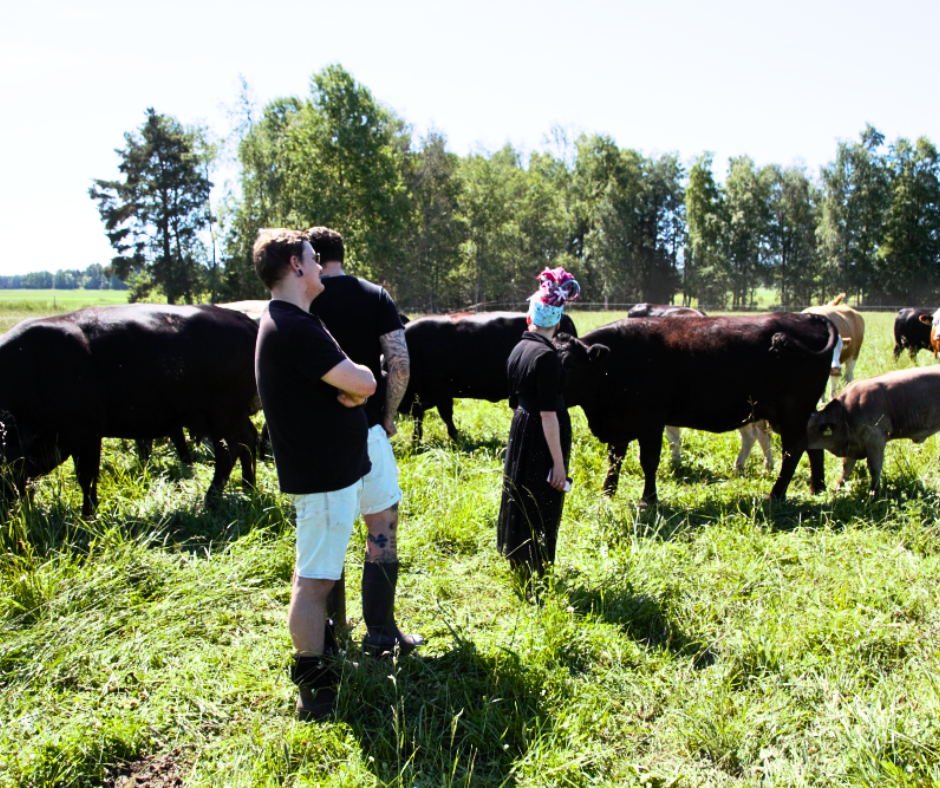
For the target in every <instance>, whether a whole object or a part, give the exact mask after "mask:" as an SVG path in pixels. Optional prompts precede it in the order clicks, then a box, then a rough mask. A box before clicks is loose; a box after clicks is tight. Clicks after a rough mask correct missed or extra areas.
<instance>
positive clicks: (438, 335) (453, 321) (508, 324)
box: [398, 312, 578, 441]
mask: <svg viewBox="0 0 940 788" xmlns="http://www.w3.org/2000/svg"><path fill="white" fill-rule="evenodd" d="M526 328H527V323H526V315H525V314H524V313H521V314H520V313H518V312H480V313H475V312H462V313H459V314H454V315H428V316H427V317H419V318H416V319H415V320H411V321H409V323H408V325H406V326H405V339H406V341H407V342H408V356H409V358H410V360H411V379H410V381H409V383H408V390H407V391H406V392H405V397H404V399H403V400H402V402H401V405H399V406H398V411H399V412H400V413H404V414H406V415H410V416H412V417H414V420H415V429H414V437H415V440H421V438H422V436H423V434H424V414H425V413H426V412H427V411H428V410H430V409H431V408H434V407H436V408H437V412H438V413H440V414H441V418H442V419H443V420H444V423H445V424H446V425H447V434H448V435H449V436H450V438H451V440H454V441H456V440H457V439H458V438H459V437H460V436H459V433H458V432H457V427H456V426H455V425H454V398H456V397H465V398H468V399H486V400H489V401H490V402H499V401H500V400H503V399H507V398H508V397H509V380H508V378H507V377H506V362H507V361H508V360H509V354H510V353H511V352H512V349H513V348H514V347H515V346H516V343H517V342H518V341H519V340H520V339H521V337H522V335H523V334H524V333H525V331H526ZM560 330H561V331H565V332H567V333H568V334H571V335H573V336H577V335H578V334H577V329H576V328H575V325H574V323H573V322H572V320H571V318H570V317H568V315H562V318H561V325H560Z"/></svg>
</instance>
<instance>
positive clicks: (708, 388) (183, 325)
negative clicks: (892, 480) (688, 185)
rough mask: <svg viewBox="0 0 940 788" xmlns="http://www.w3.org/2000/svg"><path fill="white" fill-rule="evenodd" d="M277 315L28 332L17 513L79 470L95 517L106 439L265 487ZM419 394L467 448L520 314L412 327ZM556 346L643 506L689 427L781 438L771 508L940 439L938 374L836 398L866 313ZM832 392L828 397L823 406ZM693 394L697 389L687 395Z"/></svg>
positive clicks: (748, 320) (229, 313) (929, 343)
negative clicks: (263, 436) (154, 449)
mask: <svg viewBox="0 0 940 788" xmlns="http://www.w3.org/2000/svg"><path fill="white" fill-rule="evenodd" d="M264 303H265V302H257V301H247V302H239V303H236V304H229V305H220V306H159V305H149V304H133V305H127V306H105V307H89V308H86V309H80V310H78V311H76V312H71V313H68V314H64V315H57V316H53V317H45V318H35V319H31V320H25V321H23V322H22V323H19V324H18V325H17V326H15V327H14V328H13V329H11V330H10V331H9V332H8V333H7V334H5V335H4V336H2V337H0V369H2V370H3V374H2V376H0V459H2V463H3V467H2V474H0V482H2V485H0V486H2V492H3V495H4V498H6V499H9V497H10V495H11V494H18V495H23V494H25V492H26V489H27V484H28V482H29V480H31V479H35V478H37V477H39V476H42V475H43V474H46V473H49V472H50V471H51V470H52V469H54V468H55V467H56V466H58V465H59V464H61V463H62V462H64V461H65V460H66V459H68V458H69V457H72V458H73V460H74V463H75V472H76V475H77V477H78V482H79V484H80V486H81V489H82V494H83V502H82V514H83V516H89V515H91V514H92V513H93V511H94V509H95V507H96V506H97V483H98V476H99V465H100V458H101V441H102V439H103V438H125V439H132V440H135V441H137V444H138V447H139V450H140V451H141V452H142V453H144V454H145V453H146V452H147V451H148V449H149V445H150V443H151V442H152V441H153V440H154V439H157V438H164V437H169V438H171V439H172V440H173V442H174V445H175V446H176V448H177V451H178V453H179V454H180V458H181V459H182V460H183V461H187V462H188V461H190V457H189V451H188V449H187V447H186V442H185V439H184V436H183V429H184V428H185V429H186V430H188V431H189V433H190V436H191V437H197V436H198V437H201V438H203V439H206V440H208V441H210V442H211V444H212V448H213V451H214V454H215V472H214V476H213V478H212V482H211V484H210V486H209V490H208V493H207V498H206V502H207V504H211V503H212V501H213V500H214V499H215V498H216V497H217V496H218V495H219V494H220V493H221V491H222V489H223V488H224V486H225V484H226V482H227V481H228V478H229V476H230V474H231V471H232V469H233V468H234V466H235V464H236V463H237V462H240V463H241V467H242V480H243V485H244V486H245V487H246V488H250V487H251V486H252V485H253V484H254V481H255V456H256V451H257V447H258V433H257V430H256V429H255V427H254V425H253V423H252V421H251V416H252V415H253V414H254V413H256V412H257V411H258V409H259V405H260V403H259V400H258V396H257V389H256V386H255V380H254V348H255V339H256V337H257V332H258V324H257V321H258V318H259V316H260V313H261V310H262V309H263V306H264ZM406 322H407V325H406V329H405V337H406V339H407V343H408V350H409V354H410V356H411V383H410V385H409V388H408V392H407V393H406V395H405V399H404V401H403V402H402V405H401V407H400V410H401V412H402V413H405V414H408V415H411V416H412V417H413V418H414V419H415V430H414V434H415V437H416V439H418V440H420V439H421V436H422V420H423V417H424V414H425V413H426V412H427V411H428V410H429V409H431V408H437V410H438V412H439V413H440V415H441V417H442V419H443V420H444V422H445V424H446V425H447V432H448V435H449V436H450V437H451V438H452V439H454V440H457V439H458V437H459V434H458V432H457V428H456V425H455V423H454V412H453V404H454V399H455V398H473V399H486V400H490V401H492V402H497V401H500V400H504V399H506V398H507V397H508V391H507V379H506V360H507V358H508V357H509V354H510V352H511V350H512V348H513V346H514V345H515V344H516V342H517V341H518V340H519V338H520V337H521V336H522V334H523V332H524V331H525V328H526V316H525V314H517V313H512V312H491V313H479V314H478V313H462V314H454V315H432V316H426V317H421V318H418V319H416V320H412V321H406ZM938 325H940V310H937V312H936V314H935V313H934V311H933V310H930V309H902V310H900V312H899V313H898V315H897V318H896V320H895V348H894V356H895V358H896V359H897V358H898V357H899V356H900V354H901V353H902V351H904V350H907V351H908V352H909V353H910V354H911V357H912V358H914V357H916V354H917V352H918V351H919V350H921V349H926V350H933V352H934V355H935V356H936V354H937V350H938V342H940V337H938V333H937V327H938ZM560 328H561V330H560V333H559V334H558V335H557V337H556V340H555V344H556V346H557V348H558V350H559V353H560V355H561V358H562V361H563V363H564V365H565V367H566V369H567V370H568V375H569V382H568V388H567V390H566V393H565V399H566V403H567V404H568V405H569V406H580V407H581V408H582V409H583V410H584V413H585V415H586V416H587V420H588V425H589V427H590V430H591V432H592V433H593V434H594V436H595V437H596V438H598V439H599V440H600V441H602V442H604V443H606V444H607V445H608V456H609V460H610V468H609V471H608V475H607V479H606V481H605V484H604V489H605V491H606V492H608V493H610V494H612V493H613V492H615V490H616V486H617V479H618V476H619V473H620V465H621V462H622V460H623V456H624V452H625V450H626V447H627V446H628V444H629V443H631V442H632V441H634V440H636V441H637V442H638V443H639V446H640V465H641V467H642V470H643V474H644V478H645V484H644V489H643V500H644V502H653V501H655V500H656V470H657V468H658V466H659V461H660V454H661V449H662V435H663V431H664V430H665V431H666V433H667V437H668V439H669V444H670V447H671V449H672V454H673V460H674V461H678V460H679V451H680V445H681V444H680V441H681V437H680V429H681V428H683V427H688V428H692V429H700V430H707V431H710V432H726V431H729V430H734V429H738V430H740V431H741V435H742V448H741V453H740V454H739V456H738V459H737V460H736V462H735V466H736V468H738V469H742V468H743V465H744V461H745V460H746V459H747V455H748V453H749V452H750V450H751V448H752V447H753V445H754V443H755V442H758V443H760V445H761V448H762V449H763V451H764V457H765V468H767V469H768V470H769V469H771V468H772V467H773V455H772V452H771V445H772V444H771V441H770V430H773V431H774V432H776V433H778V434H779V435H780V439H781V447H782V450H783V459H782V463H781V469H780V474H779V476H778V478H777V480H776V482H775V483H774V485H773V488H772V490H771V493H770V495H771V497H772V498H775V499H782V498H784V497H785V495H786V492H787V488H788V486H789V484H790V481H791V479H792V477H793V474H794V472H795V470H796V466H797V463H798V462H799V460H800V458H801V457H802V455H803V453H804V452H806V453H807V454H808V456H809V460H810V470H811V475H810V478H811V481H810V486H811V490H812V491H813V492H819V491H821V490H823V489H824V477H823V456H824V450H828V451H830V452H832V453H833V454H836V455H837V456H840V457H842V458H844V460H843V475H842V479H840V484H841V482H842V481H843V480H844V479H845V478H846V476H847V475H848V474H850V473H851V471H852V468H853V467H854V465H855V463H856V461H857V460H858V459H865V460H867V462H868V465H869V469H870V472H871V489H872V492H874V493H877V492H878V489H879V482H880V475H881V469H882V465H883V457H884V448H885V444H886V442H887V441H888V440H892V439H897V438H910V439H911V440H914V441H923V440H925V439H926V438H927V437H929V436H930V435H932V434H934V433H936V432H938V431H940V367H932V368H923V369H921V368H918V369H912V370H905V371H898V372H891V373H887V374H884V375H878V376H875V377H873V378H868V379H866V380H861V381H857V382H856V383H855V384H854V385H852V386H848V387H847V388H845V389H844V390H843V391H842V393H841V394H840V395H839V396H838V397H836V385H835V384H836V378H837V377H839V376H841V375H842V370H843V368H844V370H845V375H844V378H845V382H846V383H848V382H850V381H851V379H852V373H853V369H854V367H855V363H856V361H857V360H858V355H859V351H860V350H861V347H862V343H863V340H864V332H865V322H864V320H863V319H862V316H861V315H860V314H859V313H858V312H857V311H855V310H854V309H851V308H850V307H848V306H845V305H844V304H842V303H841V297H840V298H837V299H836V300H835V301H833V302H831V303H830V304H829V305H827V306H825V307H813V308H810V309H807V310H805V311H804V312H803V313H801V314H791V313H774V314H766V315H755V316H745V317H729V316H719V317H716V316H708V315H705V314H704V313H703V312H700V311H699V310H696V309H691V308H688V307H674V306H657V305H652V304H640V305H638V306H637V307H634V309H633V310H631V312H630V314H629V317H628V318H626V319H624V320H618V321H616V322H613V323H610V324H608V325H605V326H602V327H601V328H598V329H596V330H594V331H591V332H589V333H588V334H585V335H584V336H582V337H580V338H579V337H578V333H577V330H576V328H575V325H574V323H573V322H572V321H571V319H570V318H569V317H568V316H565V317H564V318H563V322H562V325H561V327H560ZM830 378H831V379H832V390H831V394H832V397H833V399H832V400H831V401H830V402H829V403H828V404H827V405H826V406H825V407H824V408H823V409H822V410H817V404H818V403H819V401H820V399H825V393H826V383H827V381H828V380H829V379H830ZM689 381H695V387H694V391H690V388H689Z"/></svg>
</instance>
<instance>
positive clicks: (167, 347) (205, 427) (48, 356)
mask: <svg viewBox="0 0 940 788" xmlns="http://www.w3.org/2000/svg"><path fill="white" fill-rule="evenodd" d="M257 334H258V327H257V326H256V325H255V324H254V323H253V322H252V321H251V320H250V319H248V318H247V317H245V316H244V315H240V314H238V313H237V312H232V311H229V310H227V309H219V308H218V307H215V306H160V305H152V304H131V305H127V306H104V307H89V308H87V309H80V310H78V311H76V312H70V313H68V314H64V315H56V316H53V317H44V318H36V319H32V320H24V321H23V322H22V323H19V324H18V325H17V326H15V327H14V328H13V329H11V330H10V331H9V332H7V333H6V334H5V335H4V336H3V337H0V370H2V374H0V422H2V429H0V436H2V446H0V448H2V459H3V464H4V481H5V482H6V483H7V485H10V486H12V487H14V488H15V489H16V490H17V491H18V492H19V493H21V494H22V493H23V492H24V491H25V485H26V482H27V481H28V480H29V479H31V478H35V477H37V476H41V475H43V474H45V473H48V472H49V471H51V470H52V469H53V468H55V467H56V466H57V465H59V464H60V463H62V462H64V461H65V460H66V459H68V457H70V456H71V457H73V458H74V461H75V472H76V475H77V476H78V482H79V484H80V485H81V488H82V493H83V501H82V514H83V515H85V516H88V515H90V514H91V513H92V512H93V511H94V509H95V507H96V505H97V500H98V493H97V483H98V474H99V464H100V458H101V439H102V438H131V439H153V438H159V437H163V436H166V435H175V434H179V432H180V431H181V428H183V427H186V428H187V429H189V430H190V431H191V432H195V433H198V434H200V435H208V436H209V437H210V438H211V440H212V445H213V449H214V450H215V475H214V476H213V479H212V483H211V485H210V487H209V492H208V496H207V501H208V500H210V499H211V498H212V497H213V496H214V495H216V494H218V493H220V492H221V491H222V488H223V487H224V485H225V482H226V481H227V480H228V477H229V475H230V474H231V471H232V467H233V466H234V464H235V462H236V461H237V460H238V459H241V461H242V480H243V483H244V484H245V485H246V486H250V485H253V484H254V447H255V441H256V440H257V433H256V431H255V429H254V426H253V425H252V423H251V420H250V418H249V416H250V414H251V412H252V410H253V408H255V407H256V387H255V377H254V351H255V339H256V337H257Z"/></svg>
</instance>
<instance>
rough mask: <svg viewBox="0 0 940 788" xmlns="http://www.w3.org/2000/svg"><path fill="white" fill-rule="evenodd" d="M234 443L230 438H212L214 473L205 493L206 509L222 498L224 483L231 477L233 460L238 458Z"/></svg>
mask: <svg viewBox="0 0 940 788" xmlns="http://www.w3.org/2000/svg"><path fill="white" fill-rule="evenodd" d="M236 442H237V440H236ZM236 442H233V441H232V440H231V438H230V437H229V438H217V437H213V438H212V451H213V453H214V454H215V473H214V474H213V475H212V482H211V484H210V485H209V489H208V490H207V491H206V507H207V508H208V507H210V506H211V505H212V504H213V503H215V501H216V500H217V499H219V498H220V497H221V496H222V490H224V489H225V483H226V482H227V481H228V479H229V476H231V475H232V468H234V467H235V460H236V459H237V457H238V447H237V445H235V443H236Z"/></svg>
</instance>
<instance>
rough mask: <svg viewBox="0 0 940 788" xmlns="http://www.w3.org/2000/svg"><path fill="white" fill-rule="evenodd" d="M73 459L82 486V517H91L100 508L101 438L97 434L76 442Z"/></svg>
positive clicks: (76, 474)
mask: <svg viewBox="0 0 940 788" xmlns="http://www.w3.org/2000/svg"><path fill="white" fill-rule="evenodd" d="M72 460H73V461H74V463H75V476H76V477H77V478H78V484H79V486H80V487H81V488H82V517H91V516H92V515H93V514H94V513H95V510H96V509H97V508H98V475H99V473H100V468H101V438H100V437H99V436H97V435H96V436H94V437H92V438H86V439H85V440H83V441H81V442H80V443H78V444H76V447H75V451H73V452H72Z"/></svg>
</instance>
